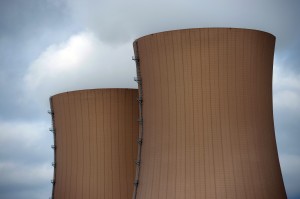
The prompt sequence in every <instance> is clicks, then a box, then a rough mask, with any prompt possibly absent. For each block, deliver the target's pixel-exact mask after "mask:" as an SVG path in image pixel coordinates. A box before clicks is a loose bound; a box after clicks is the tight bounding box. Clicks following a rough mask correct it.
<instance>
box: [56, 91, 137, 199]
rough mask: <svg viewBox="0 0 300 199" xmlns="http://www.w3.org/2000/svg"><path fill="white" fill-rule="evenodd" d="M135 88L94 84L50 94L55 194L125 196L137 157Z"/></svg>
mask: <svg viewBox="0 0 300 199" xmlns="http://www.w3.org/2000/svg"><path fill="white" fill-rule="evenodd" d="M136 99H137V90H136V89H95V90H82V91H73V92H66V93H61V94H58V95H54V96H53V97H51V98H50V103H51V114H52V120H53V132H54V142H55V145H53V148H54V150H55V162H54V163H53V166H54V167H55V169H54V171H55V172H54V179H53V193H52V198H54V199H92V198H105V199H129V198H131V197H132V192H133V181H134V173H135V159H136V156H137V144H136V140H137V137H138V122H137V120H138V102H137V100H136Z"/></svg>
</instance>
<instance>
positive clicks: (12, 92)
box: [0, 0, 80, 120]
mask: <svg viewBox="0 0 300 199" xmlns="http://www.w3.org/2000/svg"><path fill="white" fill-rule="evenodd" d="M0 27H1V28H0V78H1V80H0V83H1V84H0V90H1V98H0V110H1V111H0V118H1V119H2V120H3V119H5V120H10V119H14V118H19V119H23V118H27V119H29V120H30V119H34V118H38V117H39V116H38V114H36V107H35V106H34V105H33V104H27V105H26V106H24V104H20V103H19V102H18V100H19V99H20V98H22V78H23V74H24V73H25V71H26V70H27V67H28V65H29V64H30V62H31V61H32V60H33V59H35V58H36V57H38V56H39V54H40V53H41V51H43V50H44V49H45V48H46V47H48V46H49V45H51V44H53V43H56V42H61V41H64V40H65V39H67V38H68V37H69V36H70V35H72V34H74V33H75V32H77V31H78V30H79V29H80V26H78V25H77V24H76V23H75V21H74V20H73V19H72V18H71V17H70V16H69V15H68V14H67V12H66V7H65V5H64V2H63V1H60V0H53V1H52V0H51V1H50V0H26V1H22V0H10V1H1V2H0Z"/></svg>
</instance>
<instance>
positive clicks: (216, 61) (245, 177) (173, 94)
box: [133, 28, 286, 199]
mask: <svg viewBox="0 0 300 199" xmlns="http://www.w3.org/2000/svg"><path fill="white" fill-rule="evenodd" d="M274 45H275V37H274V36H273V35H271V34H269V33H266V32H261V31H256V30H246V29H232V28H204V29H187V30H175V31H169V32H162V33H157V34H151V35H148V36H144V37H142V38H139V39H137V40H136V41H135V42H134V50H135V60H136V63H137V73H138V77H137V81H138V82H139V91H140V98H142V100H143V101H142V109H141V113H142V119H143V120H142V121H143V123H142V124H141V125H142V128H141V130H142V132H140V133H141V135H142V136H143V137H142V141H143V142H142V144H141V145H140V150H141V163H140V167H138V168H137V175H136V180H137V183H136V189H135V191H136V192H135V193H134V197H133V198H138V199H196V198H197V199H200V198H203V199H215V198H218V199H233V198H235V199H245V198H248V199H254V198H257V199H263V198H264V199H283V198H286V193H285V188H284V184H283V180H282V175H281V170H280V165H279V160H278V154H277V147H276V141H275V134H274V124H273V110H272V67H273V54H274ZM135 194H137V195H136V196H135Z"/></svg>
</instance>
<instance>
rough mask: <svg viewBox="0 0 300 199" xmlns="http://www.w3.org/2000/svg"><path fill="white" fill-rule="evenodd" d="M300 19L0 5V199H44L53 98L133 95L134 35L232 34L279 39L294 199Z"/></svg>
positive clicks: (206, 10) (38, 2) (292, 7)
mask: <svg viewBox="0 0 300 199" xmlns="http://www.w3.org/2000/svg"><path fill="white" fill-rule="evenodd" d="M299 19H300V1H299V0H248V1H246V0H227V1H225V0H182V1H180V0H172V1H171V0H170V1H164V0H151V1H146V0H127V1H123V0H1V1H0V198H1V199H24V198H28V199H41V198H49V196H51V189H52V185H51V183H50V180H51V179H52V175H53V168H52V166H51V162H52V161H53V151H52V150H51V148H50V146H51V144H52V143H53V137H52V134H51V133H50V132H48V129H49V127H50V124H51V119H50V115H48V114H47V110H49V97H50V96H51V95H53V94H56V93H59V92H66V91H70V90H78V89H87V88H106V87H122V88H124V87H129V88H136V87H137V85H136V84H135V82H134V81H133V77H134V76H135V64H134V62H132V60H131V56H132V55H133V50H132V42H133V41H134V39H136V38H138V37H140V36H142V35H145V34H150V33H155V32H158V31H165V30H171V29H181V28H195V27H240V28H252V29H260V30H264V31H267V32H270V33H272V34H274V35H275V36H276V37H277V41H276V49H275V62H274V74H273V105H274V119H275V129H276V137H277V145H278V150H279V158H280V163H281V168H282V173H283V177H284V182H285V187H286V190H287V194H288V196H289V198H290V199H300V147H299V142H300V56H299V55H300V25H299Z"/></svg>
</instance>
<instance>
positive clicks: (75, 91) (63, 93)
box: [50, 88, 138, 99]
mask: <svg viewBox="0 0 300 199" xmlns="http://www.w3.org/2000/svg"><path fill="white" fill-rule="evenodd" d="M100 90H136V91H137V90H138V89H137V88H92V89H79V90H72V91H66V92H62V93H57V94H54V95H52V96H50V99H52V98H53V97H57V96H60V95H67V94H70V93H78V92H83V91H86V92H88V91H100Z"/></svg>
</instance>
